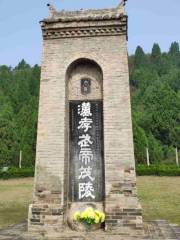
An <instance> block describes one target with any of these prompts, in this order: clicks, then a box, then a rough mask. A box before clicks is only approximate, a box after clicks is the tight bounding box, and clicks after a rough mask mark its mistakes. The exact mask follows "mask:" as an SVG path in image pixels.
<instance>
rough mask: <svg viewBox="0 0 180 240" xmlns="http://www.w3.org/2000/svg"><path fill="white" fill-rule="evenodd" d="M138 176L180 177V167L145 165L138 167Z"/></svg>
mask: <svg viewBox="0 0 180 240" xmlns="http://www.w3.org/2000/svg"><path fill="white" fill-rule="evenodd" d="M136 173H137V175H138V176H151V175H152V176H153V175H154V176H180V167H177V166H176V165H150V166H147V165H143V164H138V165H137V166H136Z"/></svg>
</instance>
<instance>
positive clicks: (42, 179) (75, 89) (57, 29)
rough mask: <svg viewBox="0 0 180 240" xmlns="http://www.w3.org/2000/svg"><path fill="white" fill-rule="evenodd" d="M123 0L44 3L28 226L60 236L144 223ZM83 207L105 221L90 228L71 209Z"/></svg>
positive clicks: (128, 228) (122, 231)
mask: <svg viewBox="0 0 180 240" xmlns="http://www.w3.org/2000/svg"><path fill="white" fill-rule="evenodd" d="M123 3H124V2H123ZM123 3H121V4H119V6H118V7H116V8H112V9H101V10H79V11H72V12H71V11H60V12H57V11H56V10H55V9H54V7H53V6H51V5H49V8H50V16H49V17H48V18H46V19H44V20H43V21H41V28H42V33H43V60H42V66H41V69H42V72H41V83H40V101H39V119H38V134H37V150H36V168H35V182H34V196H33V203H32V204H31V205H30V206H29V217H28V231H29V232H31V233H42V234H46V233H52V234H55V233H56V234H59V236H62V234H64V233H65V232H66V231H79V232H80V231H86V230H88V231H95V230H96V229H97V228H101V229H102V231H111V232H114V233H115V232H117V233H119V234H125V233H128V232H129V231H141V229H142V226H143V224H142V209H141V206H140V204H139V201H138V198H137V191H136V174H135V161H134V149H133V134H132V120H131V105H130V91H129V71H128V54H127V19H128V17H127V14H126V13H125V9H124V4H123ZM83 106H86V112H84V113H83V112H82V108H83ZM87 107H89V108H88V109H89V110H88V109H87ZM88 111H89V112H88ZM82 121H86V126H85V125H82V124H81V123H82ZM83 126H84V128H83ZM78 134H79V135H78ZM88 137H89V140H88ZM80 139H81V140H83V139H84V140H83V141H80ZM80 169H81V172H79V175H78V171H80ZM85 169H86V171H85ZM82 171H84V172H82ZM83 173H84V175H83ZM87 207H92V208H93V209H94V210H95V209H98V210H100V211H103V212H104V213H105V215H106V219H105V222H104V223H103V224H94V225H92V226H91V227H89V226H88V228H87V226H86V224H83V223H81V222H75V221H74V220H73V214H74V213H75V212H76V211H83V210H84V209H86V208H87ZM99 231H101V230H99ZM63 239H64V238H63Z"/></svg>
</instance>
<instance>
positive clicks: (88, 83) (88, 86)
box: [81, 78, 91, 95]
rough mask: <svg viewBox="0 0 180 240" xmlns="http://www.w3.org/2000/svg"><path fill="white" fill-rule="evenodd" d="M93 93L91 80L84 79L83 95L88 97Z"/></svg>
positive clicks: (82, 83)
mask: <svg viewBox="0 0 180 240" xmlns="http://www.w3.org/2000/svg"><path fill="white" fill-rule="evenodd" d="M90 92H91V79H88V78H83V79H81V93H82V94H84V95H86V94H89V93H90Z"/></svg>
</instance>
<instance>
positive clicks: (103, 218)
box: [101, 212, 105, 223]
mask: <svg viewBox="0 0 180 240" xmlns="http://www.w3.org/2000/svg"><path fill="white" fill-rule="evenodd" d="M104 221H105V214H104V213H103V212H102V213H101V223H103V222H104Z"/></svg>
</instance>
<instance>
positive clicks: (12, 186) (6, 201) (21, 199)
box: [0, 178, 33, 228]
mask: <svg viewBox="0 0 180 240" xmlns="http://www.w3.org/2000/svg"><path fill="white" fill-rule="evenodd" d="M32 186H33V179H32V178H26V179H13V180H1V181H0V228H3V227H6V226H8V225H11V224H14V223H19V222H22V221H23V220H25V219H26V218H27V213H28V205H29V203H30V202H31V201H32Z"/></svg>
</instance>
